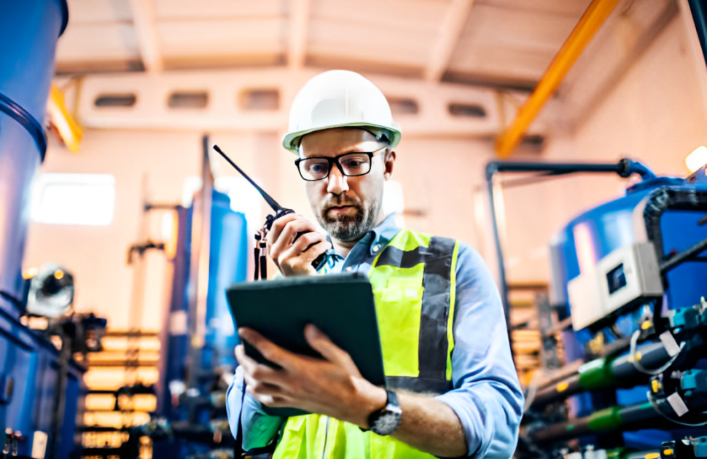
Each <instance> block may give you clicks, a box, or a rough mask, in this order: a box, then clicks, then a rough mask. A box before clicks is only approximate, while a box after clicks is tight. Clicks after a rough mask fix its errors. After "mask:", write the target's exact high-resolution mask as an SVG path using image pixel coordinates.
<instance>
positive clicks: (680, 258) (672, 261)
mask: <svg viewBox="0 0 707 459" xmlns="http://www.w3.org/2000/svg"><path fill="white" fill-rule="evenodd" d="M705 250H707V239H703V240H702V241H700V242H698V243H697V244H695V245H693V246H692V247H690V248H689V249H686V250H683V251H682V252H680V253H678V254H677V255H675V256H673V257H671V258H669V259H668V260H667V261H665V262H664V263H663V264H661V265H660V272H661V273H663V274H665V273H667V272H668V271H670V270H671V269H673V268H677V267H678V266H680V265H681V264H683V263H685V262H686V261H690V260H694V259H695V258H696V257H697V255H699V254H701V253H702V252H704V251H705Z"/></svg>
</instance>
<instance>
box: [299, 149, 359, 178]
mask: <svg viewBox="0 0 707 459" xmlns="http://www.w3.org/2000/svg"><path fill="white" fill-rule="evenodd" d="M338 159H339V164H340V165H341V169H342V172H343V173H344V175H348V176H356V175H365V174H368V172H370V170H371V158H370V157H369V155H367V154H361V153H349V154H347V155H342V156H340V157H339V158H338ZM333 162H334V161H333V158H332V159H328V158H307V159H303V160H302V161H300V163H299V170H300V174H302V178H304V179H305V180H321V179H323V178H326V176H327V175H329V169H330V167H331V164H332V163H333Z"/></svg>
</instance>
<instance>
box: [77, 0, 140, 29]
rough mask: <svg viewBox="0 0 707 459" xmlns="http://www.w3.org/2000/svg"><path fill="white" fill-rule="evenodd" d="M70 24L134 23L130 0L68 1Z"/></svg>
mask: <svg viewBox="0 0 707 459" xmlns="http://www.w3.org/2000/svg"><path fill="white" fill-rule="evenodd" d="M67 3H68V5H69V24H70V25H71V26H74V25H77V24H82V23H86V22H90V23H96V22H114V21H132V20H133V14H132V11H131V10H130V3H129V2H128V0H68V2H67Z"/></svg>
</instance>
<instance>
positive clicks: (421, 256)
mask: <svg viewBox="0 0 707 459" xmlns="http://www.w3.org/2000/svg"><path fill="white" fill-rule="evenodd" d="M457 251H458V244H457V243H456V241H453V240H451V239H445V238H437V237H430V236H427V235H424V234H420V233H416V232H412V231H408V230H401V231H400V232H399V233H398V234H397V235H396V236H395V237H394V238H393V239H392V240H391V241H390V243H389V244H388V245H387V246H386V248H385V249H384V250H383V251H382V252H381V253H380V254H379V255H378V256H377V258H376V259H375V260H374V262H373V266H372V267H371V271H370V273H369V276H370V279H371V285H372V286H373V293H374V296H375V300H376V314H377V317H378V329H379V332H380V336H381V347H382V351H383V364H384V367H385V374H386V383H387V385H388V387H389V388H393V389H406V390H410V391H413V392H417V393H428V394H439V393H443V392H446V391H448V390H450V389H451V388H452V384H451V378H452V366H451V352H452V349H453V348H454V335H453V327H452V325H453V321H454V302H455V293H456V261H457ZM421 344H422V345H421ZM324 457H326V458H327V459H358V458H370V459H383V458H393V459H403V458H410V459H431V458H433V456H431V455H430V454H427V453H423V452H422V451H419V450H417V449H415V448H413V447H411V446H409V445H406V444H404V443H402V442H400V441H398V440H396V439H394V438H392V437H381V436H378V435H375V434H372V433H371V432H362V431H361V430H360V429H359V428H358V427H357V426H353V425H351V424H347V423H345V422H341V421H338V420H336V419H329V418H327V417H326V416H322V415H318V414H310V415H306V416H297V417H294V418H289V419H288V420H287V421H286V422H285V425H284V426H283V431H282V436H281V438H280V441H279V443H278V445H277V448H276V450H275V454H274V458H275V459H294V458H302V459H304V458H324Z"/></svg>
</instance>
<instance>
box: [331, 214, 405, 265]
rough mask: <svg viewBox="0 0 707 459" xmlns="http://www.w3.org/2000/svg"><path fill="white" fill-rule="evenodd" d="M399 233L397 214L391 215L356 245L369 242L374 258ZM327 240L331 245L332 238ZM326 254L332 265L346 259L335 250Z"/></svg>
mask: <svg viewBox="0 0 707 459" xmlns="http://www.w3.org/2000/svg"><path fill="white" fill-rule="evenodd" d="M398 232H400V228H399V227H398V226H397V225H396V224H395V213H391V214H389V215H388V216H387V217H385V219H384V220H383V221H382V222H381V224H380V225H378V226H376V227H375V228H373V229H372V230H370V231H369V232H368V233H367V234H366V235H365V236H364V237H363V238H362V239H361V240H360V241H358V242H357V243H356V245H358V244H361V243H366V242H368V252H369V254H370V255H371V256H374V255H377V254H378V252H379V251H380V250H381V249H383V248H384V247H385V246H386V245H388V243H389V242H390V241H391V240H392V239H393V238H394V237H395V235H396V234H398ZM327 240H328V241H329V242H330V243H331V237H329V235H327ZM369 241H370V242H369ZM354 247H355V246H354ZM352 250H353V249H352ZM326 254H327V257H326V258H327V260H325V261H329V263H330V264H331V263H334V262H335V260H336V261H342V260H344V257H342V256H341V255H339V254H338V253H336V252H335V251H334V249H333V248H331V249H329V250H327V252H326ZM322 264H323V263H322Z"/></svg>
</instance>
